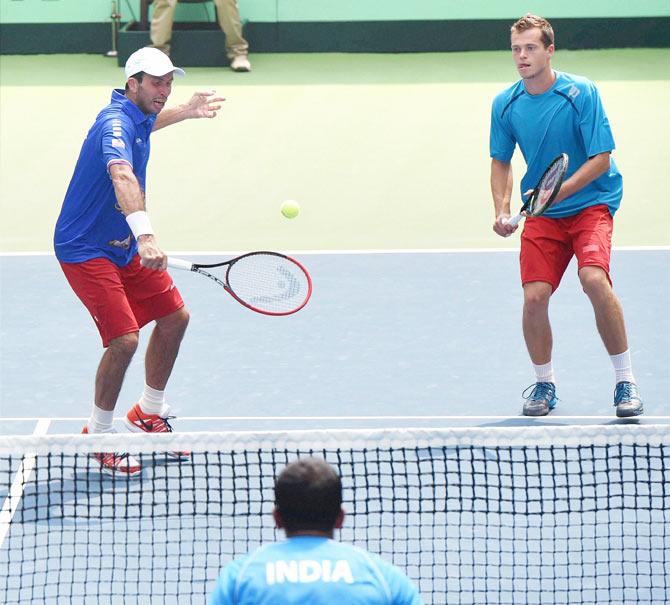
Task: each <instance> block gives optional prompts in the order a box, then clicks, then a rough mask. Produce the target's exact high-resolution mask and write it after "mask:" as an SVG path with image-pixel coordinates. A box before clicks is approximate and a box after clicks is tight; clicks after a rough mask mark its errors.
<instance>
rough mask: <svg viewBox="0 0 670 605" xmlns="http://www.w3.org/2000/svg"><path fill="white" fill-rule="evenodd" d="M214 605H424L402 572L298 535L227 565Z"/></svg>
mask: <svg viewBox="0 0 670 605" xmlns="http://www.w3.org/2000/svg"><path fill="white" fill-rule="evenodd" d="M209 603H210V605H422V601H421V597H420V596H419V593H418V591H417V589H416V588H415V587H414V586H413V585H412V583H411V582H410V581H409V579H408V578H407V576H405V574H404V573H402V572H401V571H400V570H399V569H398V568H396V567H394V566H393V565H391V564H390V563H387V562H386V561H384V560H382V559H381V558H379V557H378V556H376V555H373V554H372V553H368V552H367V551H365V550H363V549H361V548H358V547H355V546H352V545H349V544H343V543H341V542H336V541H335V540H329V539H328V538H321V537H317V536H296V537H293V538H289V539H287V540H285V541H283V542H277V543H275V544H269V545H267V546H265V547H262V548H260V549H258V550H257V551H255V552H254V553H252V554H250V555H247V556H246V557H243V558H241V559H236V560H234V561H232V562H231V563H230V564H229V565H227V566H226V567H225V568H224V569H223V571H222V572H221V575H220V576H219V579H218V581H217V583H216V587H215V589H214V592H213V593H212V595H211V598H210V601H209Z"/></svg>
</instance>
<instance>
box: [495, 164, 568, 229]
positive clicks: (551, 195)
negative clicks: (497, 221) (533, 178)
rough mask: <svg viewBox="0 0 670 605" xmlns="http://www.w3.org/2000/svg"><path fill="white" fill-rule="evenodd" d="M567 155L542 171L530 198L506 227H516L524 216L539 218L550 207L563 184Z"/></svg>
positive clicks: (566, 167)
mask: <svg viewBox="0 0 670 605" xmlns="http://www.w3.org/2000/svg"><path fill="white" fill-rule="evenodd" d="M568 159H569V158H568V154H567V153H562V154H561V155H559V156H558V157H557V158H556V159H555V160H554V161H553V162H552V163H551V164H549V167H548V168H547V169H546V170H545V171H544V174H543V175H542V178H541V179H540V181H539V182H538V184H537V186H536V187H535V189H533V192H532V193H531V194H530V197H529V198H528V199H527V200H526V202H525V203H524V205H523V206H521V210H520V211H519V214H517V215H516V216H513V217H512V218H510V219H509V220H508V221H506V222H507V224H508V225H512V226H513V227H516V226H517V225H518V224H519V223H520V222H521V219H522V218H524V217H525V216H540V215H541V214H544V212H545V211H546V210H547V209H548V208H549V206H551V205H552V203H553V202H554V200H555V199H556V196H557V195H558V192H559V190H560V188H561V185H562V184H563V178H564V177H565V171H566V170H567V169H568Z"/></svg>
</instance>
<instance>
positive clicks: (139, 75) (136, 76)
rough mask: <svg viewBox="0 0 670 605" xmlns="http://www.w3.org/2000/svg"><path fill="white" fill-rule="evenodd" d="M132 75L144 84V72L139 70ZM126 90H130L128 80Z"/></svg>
mask: <svg viewBox="0 0 670 605" xmlns="http://www.w3.org/2000/svg"><path fill="white" fill-rule="evenodd" d="M130 77H131V78H133V79H135V80H137V81H138V82H139V83H140V84H142V80H143V79H144V72H143V71H138V72H137V73H136V74H133V75H132V76H130ZM126 92H128V82H126Z"/></svg>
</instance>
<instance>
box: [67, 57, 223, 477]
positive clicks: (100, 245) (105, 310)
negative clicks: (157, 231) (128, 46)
mask: <svg viewBox="0 0 670 605" xmlns="http://www.w3.org/2000/svg"><path fill="white" fill-rule="evenodd" d="M125 74H126V86H125V90H124V89H117V90H114V91H113V92H112V98H111V101H110V103H109V105H107V107H105V108H104V109H103V110H102V111H101V112H100V113H99V114H98V117H97V118H96V120H95V123H94V124H93V126H92V127H91V129H90V130H89V132H88V135H87V136H86V139H85V140H84V143H83V146H82V148H81V152H80V155H79V159H78V161H77V165H76V167H75V169H74V174H73V175H72V179H71V181H70V185H69V187H68V189H67V192H66V194H65V200H64V201H63V206H62V209H61V212H60V216H59V217H58V221H57V223H56V230H55V234H54V247H55V251H56V257H57V258H58V260H59V261H60V265H61V268H62V269H63V272H64V273H65V276H66V278H67V280H68V282H69V283H70V286H71V287H72V289H73V290H74V292H75V293H76V295H77V296H78V297H79V299H80V300H81V301H82V303H83V304H84V306H85V307H86V308H87V309H88V311H89V313H90V314H91V316H92V317H93V320H94V321H95V324H96V326H97V328H98V331H99V332H100V336H101V338H102V344H103V347H104V348H105V352H104V354H103V356H102V359H101V361H100V364H99V366H98V370H97V374H96V378H95V400H94V404H93V409H92V413H91V417H90V419H89V421H88V423H87V424H86V426H85V427H84V429H83V432H84V433H93V432H111V431H112V420H113V414H114V408H115V406H116V402H117V398H118V396H119V392H120V390H121V385H122V383H123V378H124V375H125V373H126V369H127V368H128V365H129V363H130V360H131V359H132V357H133V355H134V353H135V350H136V349H137V345H138V339H139V329H140V328H141V327H142V326H144V325H146V324H148V323H150V322H152V321H155V322H156V325H155V328H154V330H153V332H152V334H151V339H150V341H149V345H148V348H147V352H146V357H145V376H146V383H145V386H144V391H143V393H142V396H141V398H140V400H139V402H138V403H137V404H136V405H135V406H133V407H132V408H131V409H130V411H129V412H128V413H127V415H126V417H125V422H126V424H127V425H128V427H129V428H130V429H131V430H134V431H145V432H166V431H169V430H171V427H170V424H169V423H168V416H169V408H168V406H167V405H166V404H165V399H164V391H165V387H166V384H167V381H168V378H169V376H170V373H171V371H172V368H173V365H174V362H175V359H176V357H177V353H178V351H179V345H180V343H181V340H182V337H183V335H184V332H185V330H186V326H187V324H188V319H189V316H188V312H187V311H186V309H185V307H184V302H183V300H182V298H181V296H180V295H179V292H178V291H177V289H176V288H175V286H174V283H173V282H172V279H171V278H170V276H169V275H168V273H167V272H166V271H165V269H166V267H167V257H166V255H165V253H164V252H163V251H162V250H161V248H160V247H159V246H158V242H157V241H156V237H155V235H154V230H153V228H152V226H151V222H150V221H149V216H148V214H147V212H146V203H145V191H146V167H147V162H148V161H149V151H150V138H151V134H152V133H153V132H154V131H155V130H158V129H159V128H164V127H165V126H169V125H171V124H175V123H177V122H181V121H182V120H186V119H190V118H213V117H214V116H216V112H217V110H218V109H220V105H218V103H219V102H220V101H223V99H222V98H219V97H214V96H213V93H211V92H198V93H196V94H194V95H193V97H192V98H191V99H190V100H189V101H188V102H187V103H185V104H183V105H179V106H177V107H174V108H169V109H164V107H165V104H166V102H167V100H168V97H169V96H170V93H171V91H172V81H173V78H174V75H175V74H177V75H184V72H183V70H181V69H179V68H178V67H175V66H174V65H172V62H171V61H170V59H169V58H168V57H167V55H165V54H164V53H162V52H161V51H159V50H157V49H155V48H142V49H140V50H138V51H136V52H135V53H133V54H132V55H131V56H130V57H129V58H128V61H127V63H126V66H125ZM184 454H185V453H184V452H175V455H176V456H177V457H181V456H182V455H184ZM95 456H96V458H97V459H98V460H99V461H100V464H101V466H102V469H103V470H104V471H108V472H111V473H117V474H121V475H126V476H131V475H136V474H138V473H139V472H140V471H141V468H140V464H139V463H138V461H137V460H135V459H134V458H133V457H131V456H129V455H128V454H125V453H121V452H108V453H100V454H96V455H95Z"/></svg>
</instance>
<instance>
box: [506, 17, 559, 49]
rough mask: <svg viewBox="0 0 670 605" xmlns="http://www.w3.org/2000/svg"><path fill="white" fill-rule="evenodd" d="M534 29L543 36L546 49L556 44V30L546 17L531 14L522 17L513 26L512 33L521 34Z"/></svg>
mask: <svg viewBox="0 0 670 605" xmlns="http://www.w3.org/2000/svg"><path fill="white" fill-rule="evenodd" d="M533 28H537V29H539V30H540V32H541V34H542V44H544V47H545V48H548V47H549V46H550V45H551V44H553V43H554V29H553V28H552V27H551V23H549V21H547V20H546V19H545V18H544V17H538V16H537V15H531V14H530V13H528V14H526V15H524V16H523V17H521V19H519V20H518V21H517V22H516V23H515V24H514V25H512V33H517V34H520V33H521V32H524V31H526V30H529V29H533Z"/></svg>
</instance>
